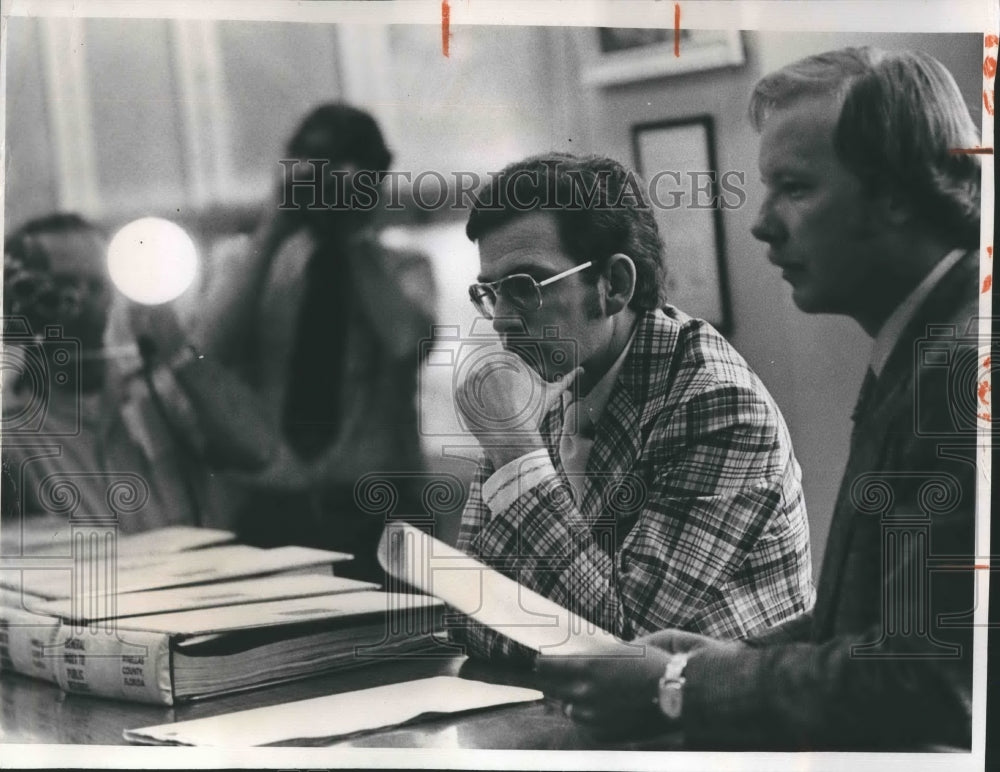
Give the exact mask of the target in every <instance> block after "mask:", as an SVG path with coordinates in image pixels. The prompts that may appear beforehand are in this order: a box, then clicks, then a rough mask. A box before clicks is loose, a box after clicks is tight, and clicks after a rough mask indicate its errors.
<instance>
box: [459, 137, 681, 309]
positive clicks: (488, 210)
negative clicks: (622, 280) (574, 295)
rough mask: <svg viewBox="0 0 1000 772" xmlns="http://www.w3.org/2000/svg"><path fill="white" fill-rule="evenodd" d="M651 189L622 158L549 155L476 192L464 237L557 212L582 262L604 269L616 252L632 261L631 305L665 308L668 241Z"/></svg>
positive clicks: (567, 242)
mask: <svg viewBox="0 0 1000 772" xmlns="http://www.w3.org/2000/svg"><path fill="white" fill-rule="evenodd" d="M645 191H646V189H645V186H643V185H641V184H640V183H639V179H638V176H637V175H636V174H635V173H634V172H632V171H630V170H628V169H626V168H625V167H624V166H622V165H621V164H620V163H618V162H617V161H615V160H613V159H611V158H605V157H602V156H596V155H595V156H576V155H571V154H569V153H548V154H544V155H537V156H532V157H531V158H526V159H524V160H522V161H517V162H516V163H512V164H509V165H508V166H506V167H504V169H503V170H502V171H500V172H499V173H497V174H494V175H492V179H491V180H490V181H489V182H488V183H486V185H484V186H483V187H482V188H481V189H480V190H479V192H478V193H477V194H476V197H475V199H474V200H473V204H472V212H471V213H470V214H469V222H468V223H467V225H466V226H465V233H466V235H467V236H468V237H469V239H470V240H471V241H477V240H478V239H480V238H481V237H482V236H484V235H486V234H488V233H490V232H491V231H494V230H496V229H497V228H500V227H501V226H503V225H506V224H507V223H509V222H511V221H512V220H514V219H515V218H517V217H520V216H523V215H525V214H528V213H530V212H550V213H551V214H552V215H553V216H554V217H555V219H556V224H557V226H558V229H559V240H560V242H561V244H562V247H563V249H565V250H566V253H567V254H568V255H569V256H570V257H572V258H573V259H574V260H576V262H577V264H578V265H579V264H580V263H585V262H587V261H588V260H592V261H594V263H595V265H596V266H597V268H598V271H594V272H590V271H588V272H587V273H589V274H591V276H592V277H593V280H594V281H596V277H597V275H598V274H599V270H600V268H601V267H602V266H603V265H605V264H606V263H607V261H608V259H609V258H610V257H611V256H612V255H613V254H616V253H619V252H621V253H623V254H626V255H628V256H629V257H631V258H632V261H633V262H634V263H635V270H636V286H635V294H633V296H632V300H631V301H630V302H629V308H632V309H633V310H636V311H645V310H650V309H654V308H658V307H659V306H660V305H662V302H663V298H662V284H663V274H664V270H665V268H664V259H663V241H662V240H661V239H660V233H659V230H658V229H657V227H656V220H654V219H653V213H652V209H651V207H650V204H649V201H648V198H647V195H646V192H645Z"/></svg>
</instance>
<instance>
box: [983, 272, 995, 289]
mask: <svg viewBox="0 0 1000 772" xmlns="http://www.w3.org/2000/svg"><path fill="white" fill-rule="evenodd" d="M992 287H993V274H992V273H988V274H986V278H985V279H983V290H982V292H981V293H980V294H986V293H987V292H989V291H990V289H992Z"/></svg>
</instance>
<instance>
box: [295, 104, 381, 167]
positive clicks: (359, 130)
mask: <svg viewBox="0 0 1000 772" xmlns="http://www.w3.org/2000/svg"><path fill="white" fill-rule="evenodd" d="M319 133H322V134H325V135H326V137H327V138H328V142H327V145H326V147H325V148H324V154H323V157H325V158H327V159H329V160H331V161H350V162H351V163H355V164H357V165H358V167H359V168H361V169H364V170H367V171H372V172H386V171H388V169H389V165H390V164H391V163H392V153H391V152H390V150H389V148H388V147H387V146H386V144H385V140H384V139H383V138H382V131H381V130H380V129H379V127H378V123H376V121H375V119H374V118H372V116H370V115H369V114H368V113H366V112H365V111H364V110H359V109H358V108H356V107H351V106H350V105H347V104H344V103H342V102H331V103H329V104H324V105H320V106H319V107H317V108H316V109H314V110H313V111H312V112H311V113H309V115H307V116H306V117H305V118H304V119H303V121H302V123H300V124H299V127H298V129H296V130H295V133H294V134H293V135H292V138H291V139H290V140H289V142H288V152H289V154H290V155H292V156H296V157H299V156H302V155H303V154H304V153H305V150H306V148H305V147H304V140H305V137H306V136H308V135H310V134H319Z"/></svg>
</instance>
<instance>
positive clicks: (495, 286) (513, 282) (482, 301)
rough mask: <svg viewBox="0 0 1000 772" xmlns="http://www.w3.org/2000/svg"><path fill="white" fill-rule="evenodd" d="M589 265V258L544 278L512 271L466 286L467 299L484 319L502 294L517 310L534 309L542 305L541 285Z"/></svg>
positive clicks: (490, 317) (490, 312)
mask: <svg viewBox="0 0 1000 772" xmlns="http://www.w3.org/2000/svg"><path fill="white" fill-rule="evenodd" d="M592 265H593V261H591V260H588V261H587V262H586V263H582V264H580V265H577V266H574V267H573V268H570V269H569V270H568V271H563V272H562V273H557V274H556V275H555V276H550V277H549V278H548V279H543V280H542V281H536V280H535V277H533V276H529V275H528V274H526V273H515V274H511V275H510V276H505V277H504V278H502V279H500V280H499V281H487V282H482V283H480V284H473V285H471V286H470V287H469V299H470V300H472V304H473V305H474V306H475V307H476V309H477V310H478V311H479V313H481V314H482V315H483V316H485V317H486V318H487V319H492V318H493V313H494V312H495V311H496V307H497V298H498V297H499V296H503V298H504V300H506V301H508V302H509V303H510V304H511V305H512V306H514V307H515V308H517V309H518V310H520V311H537V310H538V309H539V308H541V307H542V287H547V286H549V285H550V284H555V283H556V282H557V281H559V280H560V279H565V278H566V277H567V276H572V275H573V274H574V273H579V272H580V271H583V270H585V269H587V268H590V266H592Z"/></svg>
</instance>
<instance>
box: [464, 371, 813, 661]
mask: <svg viewBox="0 0 1000 772" xmlns="http://www.w3.org/2000/svg"><path fill="white" fill-rule="evenodd" d="M643 454H644V455H647V456H651V458H652V461H653V463H652V468H653V469H654V470H655V471H654V473H653V474H652V475H651V479H650V481H649V482H648V483H647V487H646V490H645V495H644V497H643V500H642V502H641V507H639V508H638V514H637V515H636V519H635V522H634V524H633V525H632V527H631V529H630V530H629V531H628V533H627V535H625V536H624V539H623V540H621V544H620V547H618V548H617V549H616V545H615V542H614V541H611V540H608V539H602V538H601V536H600V533H599V531H598V529H594V528H593V527H592V526H593V523H589V522H587V521H586V520H585V518H584V517H583V515H582V514H581V513H580V510H579V509H578V508H577V506H576V504H575V503H574V499H573V494H572V492H571V489H570V486H569V484H568V482H567V481H566V479H565V478H564V477H561V476H559V475H558V474H556V475H552V476H550V477H549V478H548V479H546V480H544V481H543V482H542V483H541V484H539V485H537V486H535V487H534V488H532V489H531V490H526V491H524V492H523V493H522V494H521V495H520V496H519V497H518V498H517V500H516V501H515V502H514V504H513V505H512V506H510V507H509V508H508V509H507V510H506V511H504V512H500V513H495V514H494V516H493V517H492V519H491V518H489V516H488V513H487V510H486V507H485V505H483V504H482V502H481V497H479V496H478V494H479V484H481V480H480V481H479V482H478V483H477V484H475V485H474V486H473V492H472V493H473V495H472V497H470V502H469V507H468V508H467V510H466V515H465V518H464V520H463V524H462V531H461V536H460V547H461V548H462V549H463V550H465V551H466V552H468V553H470V554H472V555H474V556H476V557H478V558H479V559H481V560H483V561H484V562H486V563H488V564H490V565H491V566H493V567H494V568H497V569H498V570H501V571H503V572H504V573H505V574H507V575H509V576H512V577H513V578H515V579H517V580H518V581H519V582H521V583H522V584H524V585H525V586H527V587H530V588H531V589H533V590H535V591H537V592H540V593H541V594H543V595H545V596H547V597H548V598H550V599H552V600H554V601H556V602H557V603H560V604H561V605H563V606H564V607H567V608H569V609H571V610H573V611H575V612H576V613H578V614H580V615H582V616H584V617H585V618H587V619H589V620H591V621H592V622H594V623H595V624H597V625H599V626H601V627H603V628H604V629H606V630H609V631H611V632H613V633H615V634H616V635H618V636H620V637H622V638H624V639H631V638H633V637H635V636H637V635H641V634H644V633H648V632H652V631H655V630H660V629H664V628H667V627H677V628H686V629H691V630H697V631H698V632H702V633H704V634H708V635H713V636H716V637H725V638H742V637H745V636H746V635H748V634H749V633H751V632H754V631H756V630H758V629H761V628H763V627H766V626H770V625H772V624H777V623H779V622H781V621H784V620H785V619H788V618H790V617H792V616H797V615H798V614H801V613H803V612H805V611H806V610H808V607H809V606H810V605H811V602H812V584H811V569H810V565H809V555H808V534H807V532H806V530H805V529H806V526H805V510H804V505H803V503H802V495H801V486H800V483H799V470H798V465H797V464H796V463H795V461H794V458H792V456H791V448H790V442H789V440H788V436H787V432H786V431H785V430H784V426H783V423H782V422H781V420H780V418H779V417H778V414H777V413H776V409H775V408H774V407H773V405H772V403H771V402H770V401H769V400H768V399H767V398H765V397H764V396H762V393H761V391H759V390H758V389H756V388H754V387H753V386H751V385H747V384H740V383H728V382H719V381H713V382H711V383H708V384H702V386H701V387H700V388H698V389H697V390H696V393H695V394H693V396H691V398H690V399H687V400H686V401H684V402H683V403H681V404H680V405H679V406H677V408H676V409H675V410H674V411H673V412H672V413H669V414H668V413H665V414H664V415H662V416H660V418H659V419H658V420H657V421H655V423H654V426H653V429H652V433H651V434H650V436H649V438H648V439H647V441H646V444H645V447H644V449H643ZM608 509H611V510H613V509H614V507H613V503H611V502H608V503H606V504H605V510H606V512H605V514H607V510H608ZM612 514H613V512H612ZM498 638H499V636H497V635H496V634H495V633H493V632H492V631H490V630H485V629H481V628H476V627H475V626H472V627H470V628H469V629H468V631H467V635H466V642H467V643H468V644H469V645H470V647H471V649H472V651H473V653H476V654H479V655H481V656H498V655H504V654H507V653H508V652H510V651H511V648H510V642H509V641H506V640H499V641H498V640H497V639H498Z"/></svg>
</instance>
